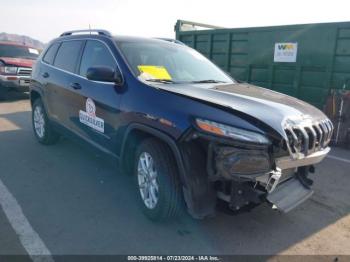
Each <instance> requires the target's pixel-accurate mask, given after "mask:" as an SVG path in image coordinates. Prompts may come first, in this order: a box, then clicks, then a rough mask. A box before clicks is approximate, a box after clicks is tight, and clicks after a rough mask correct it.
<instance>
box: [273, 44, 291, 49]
mask: <svg viewBox="0 0 350 262" xmlns="http://www.w3.org/2000/svg"><path fill="white" fill-rule="evenodd" d="M294 46H295V45H294V44H281V45H277V47H278V50H293V49H294Z"/></svg>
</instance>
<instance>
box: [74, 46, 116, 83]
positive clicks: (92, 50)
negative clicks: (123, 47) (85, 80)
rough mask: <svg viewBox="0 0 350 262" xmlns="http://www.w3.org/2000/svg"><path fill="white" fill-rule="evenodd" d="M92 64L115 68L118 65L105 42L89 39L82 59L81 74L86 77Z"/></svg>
mask: <svg viewBox="0 0 350 262" xmlns="http://www.w3.org/2000/svg"><path fill="white" fill-rule="evenodd" d="M92 66H108V67H111V68H113V69H115V68H116V66H117V65H116V62H115V60H114V58H113V56H112V54H111V52H110V51H109V50H108V48H107V47H106V45H105V44H103V43H101V42H99V41H94V40H88V41H87V43H86V45H85V49H84V53H83V57H82V59H81V64H80V72H79V74H80V75H81V76H84V77H85V76H86V72H87V70H88V68H90V67H92Z"/></svg>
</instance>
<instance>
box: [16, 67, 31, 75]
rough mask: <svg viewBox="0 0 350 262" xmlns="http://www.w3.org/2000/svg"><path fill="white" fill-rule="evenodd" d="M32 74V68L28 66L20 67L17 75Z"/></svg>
mask: <svg viewBox="0 0 350 262" xmlns="http://www.w3.org/2000/svg"><path fill="white" fill-rule="evenodd" d="M31 74H32V69H31V68H28V67H20V68H18V73H17V75H19V76H30V75H31Z"/></svg>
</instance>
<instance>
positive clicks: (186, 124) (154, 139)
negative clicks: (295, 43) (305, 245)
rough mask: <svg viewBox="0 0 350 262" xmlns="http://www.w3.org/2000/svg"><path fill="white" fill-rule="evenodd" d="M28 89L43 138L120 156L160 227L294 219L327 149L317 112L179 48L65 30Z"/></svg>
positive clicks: (324, 122)
mask: <svg viewBox="0 0 350 262" xmlns="http://www.w3.org/2000/svg"><path fill="white" fill-rule="evenodd" d="M30 90H31V91H30V94H31V103H32V109H33V110H32V121H33V130H34V134H35V137H36V139H37V140H38V141H39V142H40V143H42V144H53V143H55V142H56V141H57V140H58V138H59V135H60V134H64V135H66V136H71V137H73V138H75V139H78V140H79V141H85V142H87V144H91V145H93V146H94V147H96V148H98V149H100V150H102V151H104V152H105V153H108V154H110V155H112V156H114V157H115V158H116V159H117V160H118V161H119V163H120V166H121V167H122V170H124V171H125V172H126V173H130V174H132V175H133V176H134V179H135V187H136V191H135V192H137V195H138V199H139V200H138V202H139V204H140V206H141V208H142V210H143V212H144V213H145V214H146V216H148V217H149V218H150V219H153V220H164V219H167V218H169V217H171V216H175V215H176V214H178V213H179V211H180V210H181V209H182V207H187V210H188V212H189V213H190V214H191V215H192V216H193V217H195V218H204V217H207V216H211V215H213V214H214V213H215V210H216V209H217V207H218V206H220V207H221V206H225V208H227V209H228V208H230V209H231V210H233V211H242V210H246V209H249V208H252V207H254V206H256V205H258V204H260V203H262V202H267V203H269V204H270V205H271V207H273V208H274V209H278V210H281V211H283V212H288V211H289V210H291V209H292V208H294V207H295V206H297V205H298V204H300V203H301V202H303V201H304V200H305V199H307V198H308V197H310V196H311V194H312V193H313V191H312V189H311V184H312V180H311V179H310V178H309V177H308V175H309V173H312V172H314V166H313V165H314V164H316V163H318V162H320V161H321V160H322V159H323V158H324V157H325V156H326V155H327V153H328V152H329V150H330V148H329V147H328V143H329V142H330V140H331V136H332V131H333V126H332V123H331V122H330V120H329V119H328V118H327V117H326V116H325V115H324V114H323V113H322V112H321V111H319V110H318V109H316V108H314V107H313V106H311V105H309V104H307V103H305V102H303V101H300V100H298V99H295V98H292V97H290V96H287V95H284V94H280V93H277V92H274V91H271V90H267V89H264V88H260V87H257V86H253V85H250V84H245V83H238V82H236V81H235V80H234V79H232V78H231V77H230V76H228V75H227V74H226V73H224V72H223V71H221V70H220V69H219V68H218V67H217V66H215V65H214V64H212V63H211V62H210V61H209V60H207V59H206V58H205V57H204V56H202V55H201V54H199V53H198V52H197V51H195V50H193V49H191V48H189V47H187V46H185V45H183V44H182V43H172V42H169V41H165V40H162V39H146V38H135V37H113V36H111V35H110V33H108V32H107V31H104V30H93V31H85V30H81V31H70V32H66V33H63V34H62V35H61V36H60V37H58V38H57V39H55V40H53V41H52V42H51V43H50V44H49V45H48V47H47V48H46V50H44V52H42V54H41V55H40V57H39V59H38V62H37V64H36V66H35V68H34V70H33V74H32V82H31V86H30ZM228 210H229V209H228Z"/></svg>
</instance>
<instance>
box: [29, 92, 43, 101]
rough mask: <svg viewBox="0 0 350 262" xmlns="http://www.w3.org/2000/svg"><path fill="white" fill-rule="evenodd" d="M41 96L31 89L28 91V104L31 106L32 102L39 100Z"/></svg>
mask: <svg viewBox="0 0 350 262" xmlns="http://www.w3.org/2000/svg"><path fill="white" fill-rule="evenodd" d="M41 97H42V94H41V92H40V91H38V90H35V89H32V90H30V104H31V105H33V103H34V101H35V100H37V99H38V98H41Z"/></svg>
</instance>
